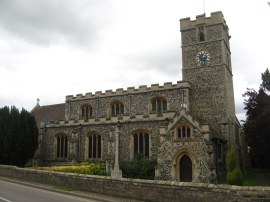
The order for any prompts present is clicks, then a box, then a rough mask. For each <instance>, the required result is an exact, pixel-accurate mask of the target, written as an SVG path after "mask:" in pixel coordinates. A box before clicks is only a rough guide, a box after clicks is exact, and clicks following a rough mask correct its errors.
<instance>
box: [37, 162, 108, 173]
mask: <svg viewBox="0 0 270 202" xmlns="http://www.w3.org/2000/svg"><path fill="white" fill-rule="evenodd" d="M36 169H40V170H48V171H57V172H66V173H77V174H85V175H106V165H105V164H104V163H93V164H89V163H82V165H79V166H52V167H38V168H36Z"/></svg>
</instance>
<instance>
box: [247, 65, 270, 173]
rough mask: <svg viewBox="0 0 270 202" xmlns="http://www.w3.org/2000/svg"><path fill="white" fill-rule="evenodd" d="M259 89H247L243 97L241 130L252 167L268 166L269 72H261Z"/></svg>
mask: <svg viewBox="0 0 270 202" xmlns="http://www.w3.org/2000/svg"><path fill="white" fill-rule="evenodd" d="M261 78H262V83H261V85H260V88H259V91H258V92H257V91H255V90H254V89H247V91H246V92H245V94H243V96H244V97H246V98H247V99H245V100H244V105H245V108H244V109H245V110H246V116H247V119H246V122H245V123H244V125H243V130H244V133H245V137H246V143H247V145H248V147H249V149H250V151H249V154H250V158H251V165H252V167H257V168H270V146H269V145H270V95H269V93H270V73H269V70H268V69H266V71H265V72H264V73H262V77H261Z"/></svg>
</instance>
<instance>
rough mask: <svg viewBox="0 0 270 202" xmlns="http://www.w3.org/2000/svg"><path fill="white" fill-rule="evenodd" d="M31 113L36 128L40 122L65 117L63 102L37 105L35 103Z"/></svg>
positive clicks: (39, 125)
mask: <svg viewBox="0 0 270 202" xmlns="http://www.w3.org/2000/svg"><path fill="white" fill-rule="evenodd" d="M31 114H33V115H34V117H35V119H36V123H37V126H38V128H40V127H41V124H42V123H47V122H49V121H57V120H64V119H65V103H61V104H55V105H47V106H39V104H37V105H36V106H35V107H34V108H33V110H32V111H31Z"/></svg>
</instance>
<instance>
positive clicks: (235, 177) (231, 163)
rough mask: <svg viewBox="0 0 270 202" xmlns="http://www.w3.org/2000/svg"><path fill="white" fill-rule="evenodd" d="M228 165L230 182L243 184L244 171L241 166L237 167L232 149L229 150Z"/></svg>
mask: <svg viewBox="0 0 270 202" xmlns="http://www.w3.org/2000/svg"><path fill="white" fill-rule="evenodd" d="M226 167H227V182H228V184H233V185H242V184H243V180H244V177H243V173H242V170H241V169H240V168H239V167H236V159H235V155H234V153H233V152H232V151H228V152H227V156H226Z"/></svg>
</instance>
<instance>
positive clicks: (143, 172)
mask: <svg viewBox="0 0 270 202" xmlns="http://www.w3.org/2000/svg"><path fill="white" fill-rule="evenodd" d="M155 166H156V161H155V160H151V159H148V158H143V157H141V156H138V157H137V158H135V159H134V160H132V161H122V162H120V168H121V170H122V173H123V177H125V178H135V179H149V180H153V179H154V177H155Z"/></svg>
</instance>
